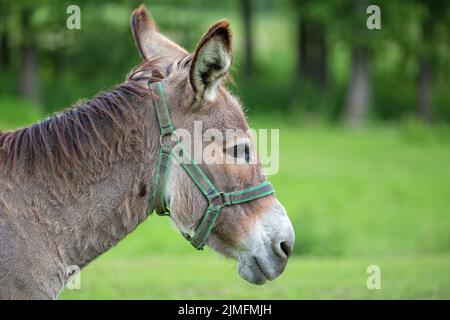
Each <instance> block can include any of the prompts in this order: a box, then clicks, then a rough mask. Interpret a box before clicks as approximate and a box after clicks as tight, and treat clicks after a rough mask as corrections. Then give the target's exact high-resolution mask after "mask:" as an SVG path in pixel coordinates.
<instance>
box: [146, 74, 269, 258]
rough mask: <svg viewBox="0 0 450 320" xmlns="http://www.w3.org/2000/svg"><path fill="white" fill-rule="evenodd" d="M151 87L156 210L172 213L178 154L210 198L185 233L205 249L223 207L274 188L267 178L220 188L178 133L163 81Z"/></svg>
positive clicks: (247, 200) (192, 242)
mask: <svg viewBox="0 0 450 320" xmlns="http://www.w3.org/2000/svg"><path fill="white" fill-rule="evenodd" d="M149 87H150V88H151V89H152V91H153V103H154V106H155V110H156V116H157V119H158V123H159V127H160V131H161V136H160V144H161V150H160V153H159V159H158V164H157V167H156V175H155V178H154V182H153V183H154V189H153V203H154V207H155V211H156V213H157V214H159V215H170V212H169V210H168V208H167V206H166V203H165V194H166V187H167V180H168V177H169V171H170V166H171V163H172V157H175V158H176V159H177V161H178V162H179V163H180V165H181V166H182V167H183V169H184V170H185V171H186V173H187V174H188V176H189V177H190V178H191V179H192V181H193V182H194V183H195V185H196V186H197V187H198V188H199V190H200V191H201V192H202V194H203V195H204V196H205V198H206V200H207V202H208V207H207V208H206V211H205V213H204V215H203V217H202V219H201V220H200V224H199V226H198V227H197V229H196V231H195V233H194V235H193V236H191V235H189V234H188V233H182V234H183V236H184V237H185V238H186V239H187V240H188V241H189V242H190V243H191V244H192V245H193V246H194V247H195V248H196V249H197V250H202V249H203V247H204V246H205V243H206V240H207V238H208V235H209V234H210V233H211V230H212V229H213V227H214V225H215V223H216V220H217V218H218V216H219V214H220V212H221V210H222V208H223V207H225V206H231V205H235V204H239V203H244V202H249V201H252V200H255V199H258V198H262V197H265V196H268V195H270V194H272V193H274V192H275V190H274V189H273V187H272V185H271V184H270V182H267V181H264V182H263V183H261V184H259V185H257V186H253V187H250V188H246V189H243V190H239V191H233V192H220V191H219V190H217V188H216V187H215V186H214V184H213V183H212V182H211V180H210V179H209V178H208V176H207V175H206V174H205V173H204V172H203V170H202V169H201V168H200V166H199V165H198V164H197V163H196V162H195V161H194V160H193V159H192V157H191V156H190V154H189V153H188V152H186V150H185V149H184V148H183V146H182V145H181V143H180V141H179V139H178V137H177V136H176V134H175V132H174V127H173V125H172V121H171V119H170V115H169V109H168V108H167V104H166V101H165V98H164V87H163V85H162V83H161V82H156V83H150V82H149ZM156 94H157V95H158V96H157V95H156ZM174 137H175V139H174Z"/></svg>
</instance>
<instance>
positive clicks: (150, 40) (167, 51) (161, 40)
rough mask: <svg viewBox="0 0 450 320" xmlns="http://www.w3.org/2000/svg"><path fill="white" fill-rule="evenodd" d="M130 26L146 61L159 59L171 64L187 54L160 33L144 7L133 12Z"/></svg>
mask: <svg viewBox="0 0 450 320" xmlns="http://www.w3.org/2000/svg"><path fill="white" fill-rule="evenodd" d="M130 24H131V31H132V32H133V36H134V41H135V42H136V46H137V48H138V50H139V54H140V55H141V57H142V58H144V59H145V60H149V59H155V58H158V59H161V60H163V61H167V62H171V61H173V60H174V59H176V58H177V57H180V56H183V55H186V54H187V51H186V50H184V49H183V48H182V47H180V46H179V45H177V44H176V43H174V42H172V41H170V40H169V39H167V38H166V37H164V36H163V35H162V34H160V33H159V31H158V30H157V28H156V23H155V21H154V20H153V19H152V18H151V17H150V15H149V14H148V12H147V9H146V8H145V6H144V5H141V6H140V7H139V8H137V9H136V10H134V11H133V13H132V14H131V21H130Z"/></svg>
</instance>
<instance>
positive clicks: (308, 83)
mask: <svg viewBox="0 0 450 320" xmlns="http://www.w3.org/2000/svg"><path fill="white" fill-rule="evenodd" d="M299 10H302V9H301V8H300V9H299ZM326 53H327V46H326V38H325V26H324V24H323V23H322V22H319V21H314V20H311V19H309V18H308V17H306V16H305V15H303V14H300V15H299V17H298V20H297V67H296V72H295V75H294V79H293V85H292V94H291V98H290V100H291V101H290V103H289V106H290V109H291V111H294V109H293V108H294V107H295V104H296V101H297V99H299V98H300V97H301V96H302V95H303V94H304V93H305V90H309V89H311V88H313V89H317V90H313V91H312V92H311V94H312V95H315V94H318V93H319V92H320V94H322V93H323V91H324V90H326V88H327V82H328V74H327V70H328V69H327V59H326V58H327V56H326ZM305 88H306V89H305Z"/></svg>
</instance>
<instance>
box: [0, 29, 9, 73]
mask: <svg viewBox="0 0 450 320" xmlns="http://www.w3.org/2000/svg"><path fill="white" fill-rule="evenodd" d="M9 61H10V56H9V37H8V33H7V32H6V31H5V30H3V31H2V33H1V35H0V70H7V69H8V67H9Z"/></svg>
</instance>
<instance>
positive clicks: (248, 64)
mask: <svg viewBox="0 0 450 320" xmlns="http://www.w3.org/2000/svg"><path fill="white" fill-rule="evenodd" d="M241 4H242V16H243V20H244V54H245V57H244V59H245V60H244V61H245V65H244V75H245V78H246V79H247V80H249V79H251V78H252V77H253V25H252V1H251V0H242V1H241Z"/></svg>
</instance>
